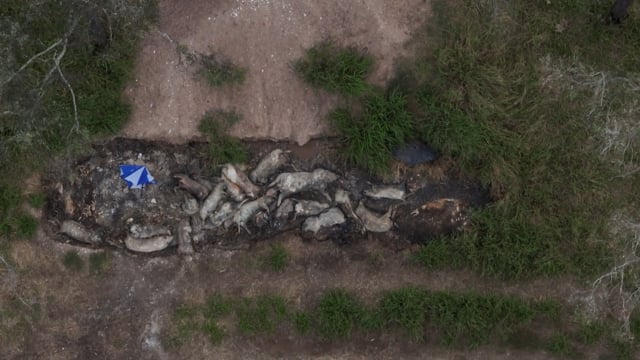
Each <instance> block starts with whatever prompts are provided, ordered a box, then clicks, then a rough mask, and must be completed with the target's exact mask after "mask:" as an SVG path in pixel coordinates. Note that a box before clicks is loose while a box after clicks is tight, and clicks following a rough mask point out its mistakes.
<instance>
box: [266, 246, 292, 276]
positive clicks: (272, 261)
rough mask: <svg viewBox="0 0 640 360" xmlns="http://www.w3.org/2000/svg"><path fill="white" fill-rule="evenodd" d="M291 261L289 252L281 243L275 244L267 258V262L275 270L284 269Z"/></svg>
mask: <svg viewBox="0 0 640 360" xmlns="http://www.w3.org/2000/svg"><path fill="white" fill-rule="evenodd" d="M288 262H289V254H288V253H287V250H286V249H285V248H284V246H282V245H281V244H274V245H272V246H271V249H270V250H269V254H268V255H267V257H266V258H265V264H266V265H267V267H268V268H269V269H271V270H273V271H282V270H284V268H285V267H286V266H287V263H288Z"/></svg>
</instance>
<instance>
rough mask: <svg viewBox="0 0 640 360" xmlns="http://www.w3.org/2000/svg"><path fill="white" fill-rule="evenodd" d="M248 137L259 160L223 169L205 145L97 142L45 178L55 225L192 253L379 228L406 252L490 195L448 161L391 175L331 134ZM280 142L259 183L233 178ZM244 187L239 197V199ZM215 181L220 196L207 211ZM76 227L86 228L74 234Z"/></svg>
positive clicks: (121, 244) (62, 234)
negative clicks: (133, 183)
mask: <svg viewBox="0 0 640 360" xmlns="http://www.w3.org/2000/svg"><path fill="white" fill-rule="evenodd" d="M247 145H248V148H249V149H250V151H251V155H252V156H251V161H250V162H249V164H247V165H246V166H242V165H236V166H234V167H230V166H229V165H225V166H223V167H222V175H220V171H221V169H220V168H212V167H211V166H210V165H209V162H208V161H207V159H206V157H205V155H204V154H205V148H204V144H202V143H190V144H186V145H175V144H167V143H161V142H148V141H141V140H133V139H124V138H116V139H113V140H111V141H109V142H107V143H105V144H101V145H96V146H95V147H94V154H92V155H91V156H88V157H85V158H83V159H79V160H77V161H73V162H70V163H69V164H68V165H67V167H66V168H65V166H60V167H58V170H57V171H56V172H54V173H52V175H50V176H49V177H48V178H47V179H45V181H44V182H45V188H46V189H47V193H48V195H49V199H50V200H49V203H48V205H47V207H46V211H45V217H46V218H47V219H48V220H49V221H47V226H46V228H47V230H48V231H49V233H50V235H52V237H53V238H55V239H58V240H60V241H63V242H73V243H76V244H78V245H80V244H84V245H89V246H93V247H103V246H108V247H116V248H122V249H128V250H131V251H136V252H153V253H158V254H171V253H175V252H176V251H175V250H174V249H176V248H177V249H178V252H179V253H183V254H192V253H193V252H202V251H205V250H206V249H207V248H210V247H214V248H223V249H242V248H249V247H250V246H251V245H252V244H254V243H255V242H256V241H261V240H266V239H270V238H273V237H276V236H278V235H281V234H283V233H291V232H293V233H295V234H298V235H299V236H301V237H302V238H304V239H306V240H312V241H324V240H331V241H333V242H335V243H337V244H347V243H352V242H354V241H357V240H359V239H365V238H368V237H371V236H373V237H376V238H377V239H379V240H381V241H382V242H383V243H385V244H387V245H388V246H389V247H391V248H394V249H404V248H406V247H407V246H409V245H410V244H411V243H419V242H424V241H427V240H428V239H430V238H432V237H434V236H438V235H440V234H443V233H451V232H454V231H461V230H463V229H464V228H465V226H466V225H467V224H468V216H467V213H468V209H469V208H470V207H477V206H482V205H483V204H485V203H487V202H488V195H487V192H486V191H485V190H483V189H482V188H481V187H479V186H478V185H476V184H474V183H472V182H470V181H465V180H461V179H459V178H455V177H454V176H453V175H452V174H448V172H449V170H447V169H446V163H444V162H436V163H433V164H429V165H423V166H419V167H414V168H411V167H406V166H403V165H400V164H396V165H395V167H394V168H395V173H394V174H392V175H390V176H389V178H388V179H386V183H385V182H383V180H381V179H374V178H371V177H368V176H366V175H365V174H363V173H361V172H359V171H357V170H345V168H343V167H341V166H340V165H339V162H338V161H336V159H335V158H334V154H335V151H334V149H333V148H332V145H331V142H330V141H328V140H315V141H313V142H311V143H309V144H307V145H306V146H305V147H299V146H297V145H294V144H291V143H274V142H265V141H262V142H251V143H247ZM275 149H280V150H282V158H283V160H282V162H281V163H280V164H279V165H280V166H278V167H277V168H273V169H272V170H271V172H270V173H269V174H268V175H265V177H264V178H263V179H261V180H260V181H259V182H255V181H253V182H252V181H251V180H249V179H245V180H244V181H245V182H247V183H248V184H250V185H244V186H242V180H237V179H235V180H234V179H233V175H230V173H229V171H230V169H233V171H235V172H237V173H238V174H239V175H240V179H242V174H250V176H251V177H253V175H254V172H253V170H254V169H256V167H257V166H258V164H259V163H260V162H261V160H262V159H264V158H265V157H266V156H267V154H271V153H272V151H274V150H275ZM273 153H276V152H273ZM121 164H138V165H145V166H146V167H147V169H148V170H149V172H150V173H151V174H152V176H153V177H154V178H155V179H156V184H150V185H147V186H145V187H144V188H142V189H130V188H128V186H127V184H126V182H125V181H123V180H122V179H121V178H120V171H119V165H121ZM242 169H244V171H243V170H242ZM318 173H321V174H326V175H325V176H327V177H328V178H327V179H324V180H321V181H319V182H318V183H315V182H314V181H316V180H313V179H312V180H308V179H309V178H304V176H311V175H312V174H318ZM180 176H184V177H185V178H187V179H189V181H193V184H197V185H194V186H198V188H199V189H203V190H202V194H200V195H199V194H198V193H197V192H194V191H189V190H191V189H189V187H185V186H184V184H182V185H181V182H183V180H181V178H180ZM247 176H249V175H247ZM295 176H302V177H303V178H304V179H307V180H304V181H307V182H309V184H307V183H304V184H303V185H302V186H300V184H299V183H297V182H296V181H292V180H291V179H295ZM314 176H315V175H314ZM314 179H315V178H314ZM234 181H235V182H234ZM304 181H303V182H304ZM238 184H240V185H238ZM292 184H293V185H292ZM237 185H238V189H240V191H241V194H240V195H241V197H240V198H236V196H238V195H237V194H235V195H234V188H235V187H236V186H237ZM307 185H309V186H307ZM247 186H250V187H251V189H253V191H252V192H248V191H247V190H246V188H247ZM291 186H293V187H294V189H292V188H291ZM296 186H297V188H295V187H296ZM215 189H218V190H217V191H218V192H219V194H218V195H219V197H220V199H219V201H218V202H217V204H216V205H215V206H213V207H212V208H211V209H209V211H207V212H206V213H203V211H202V209H203V207H204V205H203V204H205V203H206V202H207V201H209V200H208V199H209V197H212V194H213V193H214V192H216V190H215ZM389 194H390V195H389ZM398 194H399V197H398ZM225 208H226V209H227V210H223V209H225ZM247 209H248V210H247ZM225 211H226V213H225V214H223V212H225ZM241 214H242V215H241ZM220 216H222V217H220ZM332 216H335V217H333V218H332ZM216 219H217V220H216ZM327 219H328V220H327ZM69 224H73V226H75V228H74V229H76V228H77V229H80V230H78V231H80V234H81V235H77V234H76V233H74V232H73V231H69V230H68V227H69ZM77 229H76V230H77ZM82 234H88V235H86V236H82ZM145 234H146V235H145ZM154 241H156V242H158V241H159V242H161V243H162V244H163V245H158V244H156V243H154ZM131 244H134V245H131ZM136 244H137V245H136ZM141 246H142V248H144V249H142V250H141V248H140V247H141ZM149 246H151V247H152V248H149Z"/></svg>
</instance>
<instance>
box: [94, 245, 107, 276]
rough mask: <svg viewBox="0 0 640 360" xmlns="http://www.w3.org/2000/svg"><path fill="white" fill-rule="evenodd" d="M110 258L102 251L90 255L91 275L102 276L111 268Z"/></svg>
mask: <svg viewBox="0 0 640 360" xmlns="http://www.w3.org/2000/svg"><path fill="white" fill-rule="evenodd" d="M109 261H110V256H109V254H108V253H106V252H104V251H102V252H99V253H93V254H91V255H89V273H90V274H91V275H102V274H104V273H105V271H106V270H107V267H108V266H109Z"/></svg>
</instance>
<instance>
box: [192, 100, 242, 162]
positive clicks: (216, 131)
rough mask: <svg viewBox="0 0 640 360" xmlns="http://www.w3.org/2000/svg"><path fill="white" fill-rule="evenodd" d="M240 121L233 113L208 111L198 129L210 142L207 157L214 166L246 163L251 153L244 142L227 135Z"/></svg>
mask: <svg viewBox="0 0 640 360" xmlns="http://www.w3.org/2000/svg"><path fill="white" fill-rule="evenodd" d="M238 121H240V116H239V115H238V114H237V113H235V112H233V111H224V110H214V111H208V112H207V113H206V114H205V115H204V117H203V118H202V120H201V121H200V125H199V127H198V129H199V130H200V132H202V133H203V134H205V136H206V137H207V138H208V140H209V144H208V148H207V155H208V158H209V160H210V162H211V165H212V166H217V165H220V164H225V163H244V162H246V161H247V159H248V158H249V153H248V152H247V150H246V149H245V147H244V145H243V144H242V142H241V141H240V140H238V139H236V138H232V137H230V136H229V135H227V131H228V130H229V128H231V126H233V124H235V123H237V122H238Z"/></svg>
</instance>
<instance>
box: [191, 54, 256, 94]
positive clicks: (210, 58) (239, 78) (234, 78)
mask: <svg viewBox="0 0 640 360" xmlns="http://www.w3.org/2000/svg"><path fill="white" fill-rule="evenodd" d="M200 67H201V68H200V71H198V75H200V76H202V77H203V78H204V79H205V80H206V82H207V83H208V84H209V85H210V86H212V87H220V86H223V85H231V84H241V83H242V82H243V81H244V79H245V76H246V73H247V71H246V70H245V69H243V68H240V67H238V66H236V65H234V64H233V63H232V62H231V61H229V60H227V59H223V58H222V57H220V56H216V55H205V56H201V57H200Z"/></svg>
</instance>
